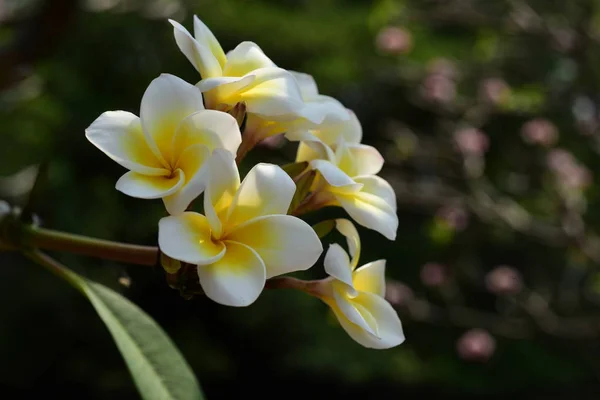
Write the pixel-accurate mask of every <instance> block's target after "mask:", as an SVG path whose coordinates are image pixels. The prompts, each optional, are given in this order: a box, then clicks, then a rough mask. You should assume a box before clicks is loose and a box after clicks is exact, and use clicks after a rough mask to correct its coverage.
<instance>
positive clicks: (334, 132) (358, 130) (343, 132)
mask: <svg viewBox="0 0 600 400" xmlns="http://www.w3.org/2000/svg"><path fill="white" fill-rule="evenodd" d="M348 113H349V118H348V119H347V120H344V121H342V122H336V121H331V122H329V121H326V123H324V124H322V125H321V126H320V127H319V128H318V131H317V132H316V136H318V137H319V138H320V139H321V140H322V141H323V142H324V143H326V144H328V145H330V146H331V145H334V144H336V143H337V141H338V140H339V138H340V137H342V138H343V139H344V141H346V143H360V141H361V140H362V127H361V125H360V121H359V120H358V118H356V114H354V113H353V112H352V111H351V110H348Z"/></svg>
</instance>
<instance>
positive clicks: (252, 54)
mask: <svg viewBox="0 0 600 400" xmlns="http://www.w3.org/2000/svg"><path fill="white" fill-rule="evenodd" d="M265 67H276V65H275V63H274V62H273V61H271V59H269V57H267V56H266V55H265V53H264V52H263V51H262V49H261V48H260V47H258V45H257V44H256V43H252V42H242V43H240V44H238V45H237V46H236V48H235V49H233V50H231V51H230V52H229V53H227V63H226V64H225V68H223V75H225V76H244V75H246V74H248V73H250V72H252V71H254V70H257V69H259V68H265Z"/></svg>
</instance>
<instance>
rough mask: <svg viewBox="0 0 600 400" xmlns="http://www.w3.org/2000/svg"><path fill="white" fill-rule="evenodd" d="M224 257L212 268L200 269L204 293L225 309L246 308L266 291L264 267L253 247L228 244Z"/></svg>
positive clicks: (205, 266) (203, 267)
mask: <svg viewBox="0 0 600 400" xmlns="http://www.w3.org/2000/svg"><path fill="white" fill-rule="evenodd" d="M226 246H227V249H226V250H225V255H224V256H223V258H221V259H220V260H219V261H217V262H215V263H214V264H210V265H199V266H198V276H199V278H200V285H201V286H202V290H204V293H206V295H207V296H208V297H209V298H211V299H212V300H214V301H216V302H217V303H221V304H224V305H226V306H234V307H245V306H248V305H250V304H252V303H254V301H255V300H256V299H257V298H258V296H259V295H260V293H261V292H262V290H263V288H264V287H265V280H266V278H265V276H266V272H265V265H264V264H263V262H262V260H261V259H260V257H259V256H258V254H256V252H255V251H254V250H252V249H251V248H250V247H248V246H245V245H243V244H241V243H236V242H230V241H227V242H226Z"/></svg>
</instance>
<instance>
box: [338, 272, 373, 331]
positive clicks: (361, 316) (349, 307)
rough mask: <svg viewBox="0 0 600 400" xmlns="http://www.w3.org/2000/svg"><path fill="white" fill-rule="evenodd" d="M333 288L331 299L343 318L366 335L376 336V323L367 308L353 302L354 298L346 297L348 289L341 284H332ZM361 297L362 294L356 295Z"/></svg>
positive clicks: (353, 294) (354, 294)
mask: <svg viewBox="0 0 600 400" xmlns="http://www.w3.org/2000/svg"><path fill="white" fill-rule="evenodd" d="M333 287H334V288H333V298H334V300H335V303H336V305H337V306H338V307H339V309H340V311H341V312H342V314H343V315H344V317H346V319H348V320H349V321H350V322H352V323H354V324H356V325H358V326H359V327H361V328H362V329H364V330H365V331H367V332H368V333H370V334H372V335H377V331H378V329H379V328H378V326H377V322H378V321H376V320H375V318H373V316H372V315H371V313H370V312H369V310H368V309H367V308H365V307H364V306H363V305H362V304H359V303H357V302H355V301H354V298H351V297H350V296H349V295H348V287H347V286H346V285H344V284H342V283H341V282H333ZM351 295H352V297H354V296H356V292H354V293H352V294H351ZM361 295H362V293H358V296H361Z"/></svg>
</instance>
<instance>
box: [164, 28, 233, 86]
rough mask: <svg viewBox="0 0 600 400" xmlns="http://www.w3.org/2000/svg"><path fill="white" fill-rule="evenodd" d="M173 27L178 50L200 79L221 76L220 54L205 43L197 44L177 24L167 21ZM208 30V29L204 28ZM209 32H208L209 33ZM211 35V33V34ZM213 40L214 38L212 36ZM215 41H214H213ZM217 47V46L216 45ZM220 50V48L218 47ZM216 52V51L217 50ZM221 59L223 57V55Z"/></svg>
mask: <svg viewBox="0 0 600 400" xmlns="http://www.w3.org/2000/svg"><path fill="white" fill-rule="evenodd" d="M169 22H170V23H171V25H173V34H174V35H175V42H176V43H177V46H179V50H181V52H182V53H183V54H184V55H185V56H186V58H187V59H188V60H189V61H190V62H191V63H192V65H193V66H194V68H196V70H197V71H198V72H199V73H200V76H201V77H202V78H210V77H213V76H221V74H222V70H221V63H220V54H218V52H217V54H215V47H214V46H211V45H210V44H209V43H207V42H199V41H198V40H196V39H194V38H193V37H192V35H191V34H190V33H189V32H188V31H187V29H185V28H184V27H183V26H182V25H181V24H180V23H179V22H177V21H173V20H171V19H170V20H169ZM206 29H207V30H208V28H206ZM209 32H210V31H209ZM211 35H212V33H211ZM213 39H214V36H213ZM215 41H216V39H215ZM217 46H219V44H218V43H217ZM219 48H220V46H219ZM217 50H218V49H217ZM222 52H223V50H222V49H221V53H222ZM222 57H225V56H224V55H223V56H222Z"/></svg>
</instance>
